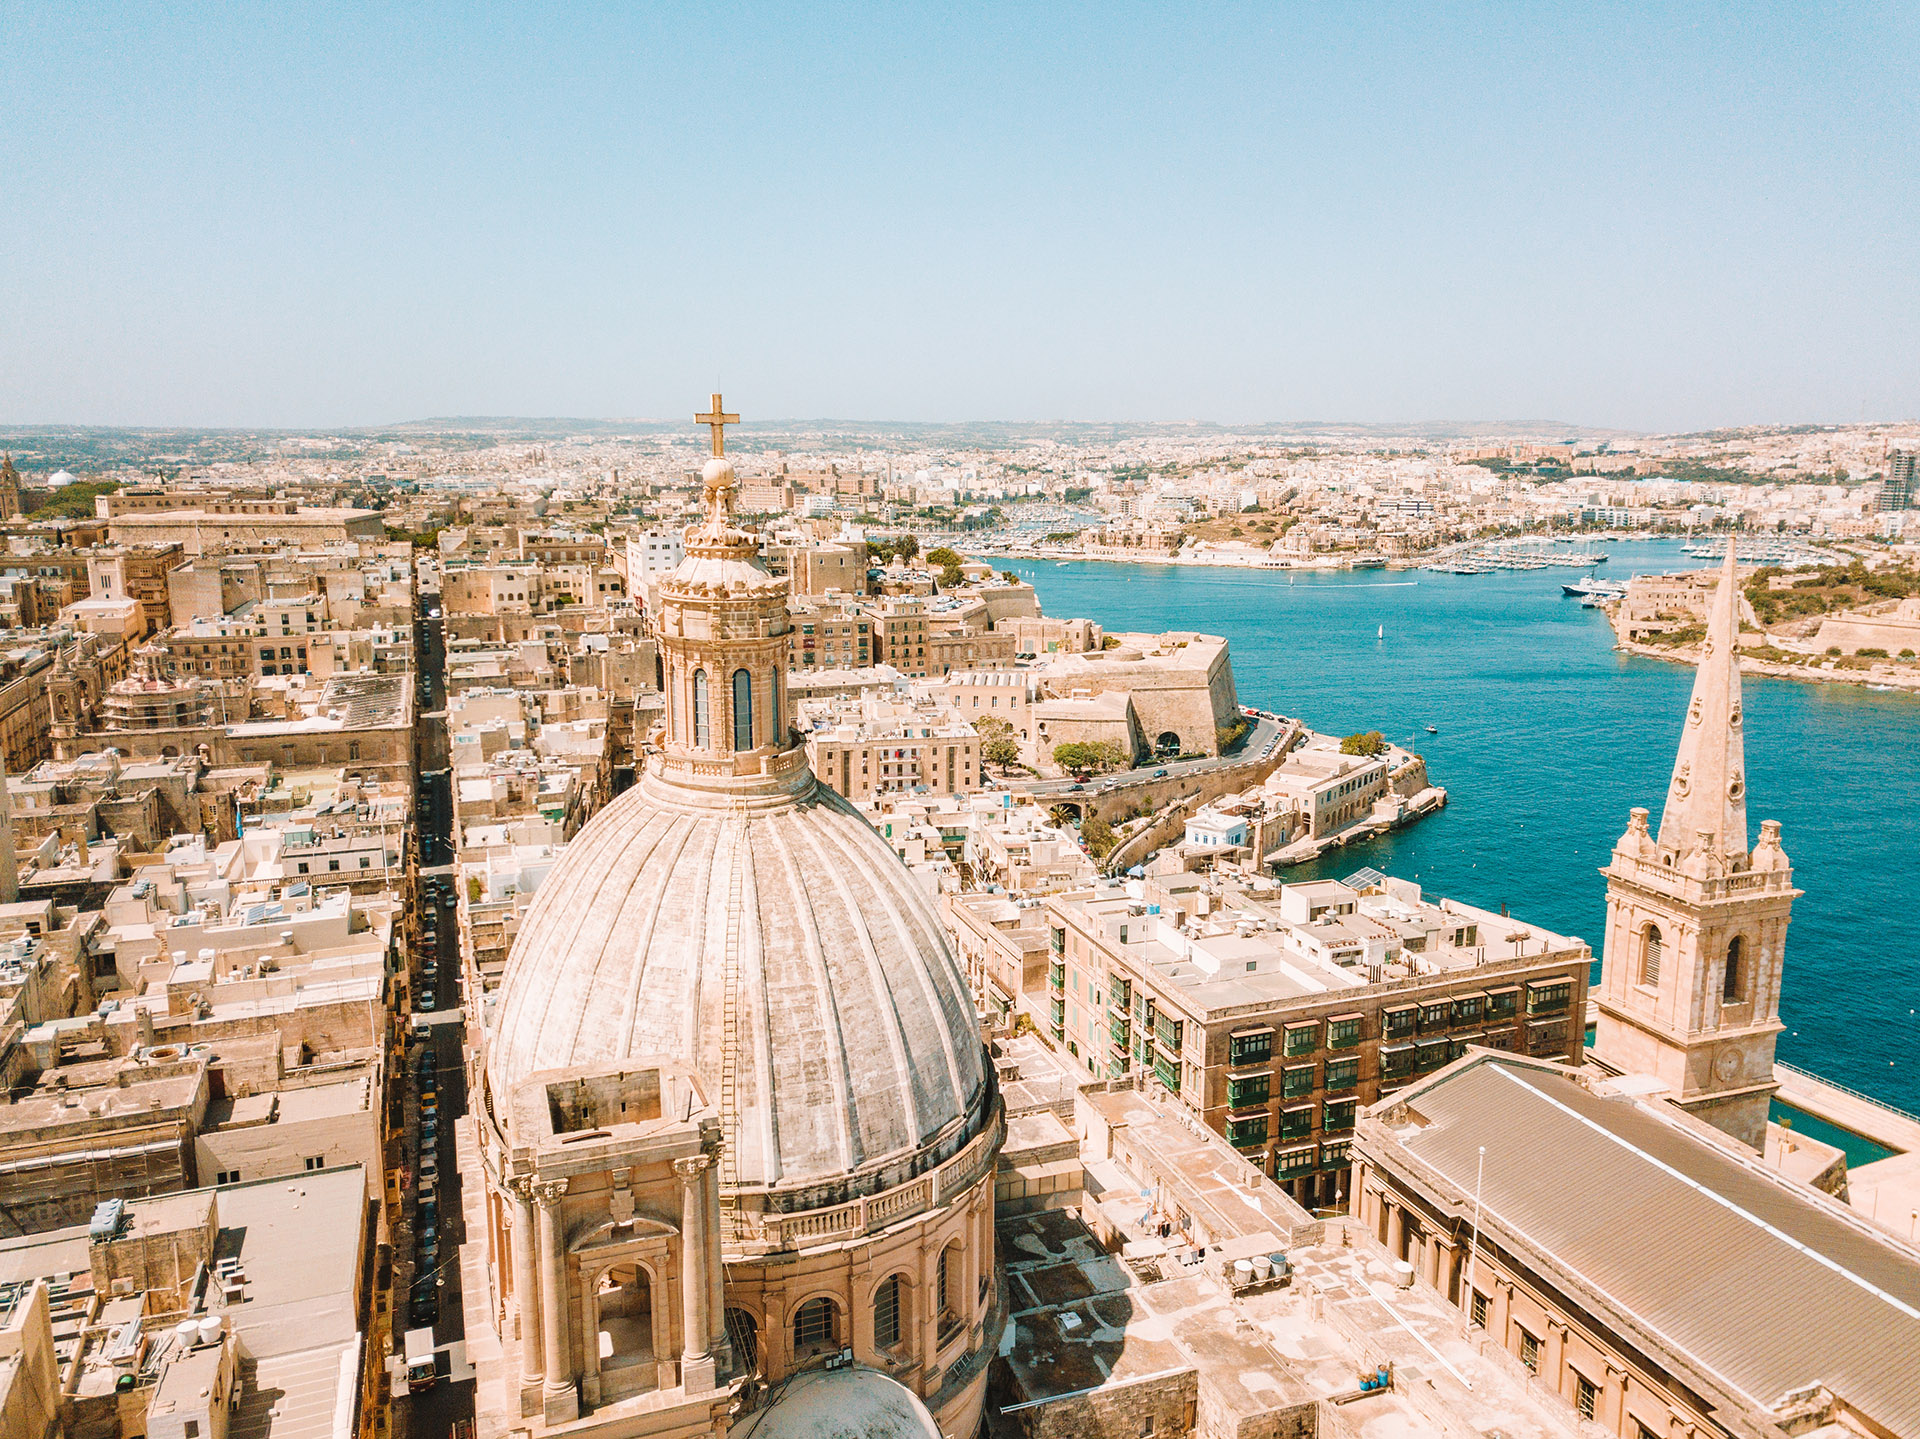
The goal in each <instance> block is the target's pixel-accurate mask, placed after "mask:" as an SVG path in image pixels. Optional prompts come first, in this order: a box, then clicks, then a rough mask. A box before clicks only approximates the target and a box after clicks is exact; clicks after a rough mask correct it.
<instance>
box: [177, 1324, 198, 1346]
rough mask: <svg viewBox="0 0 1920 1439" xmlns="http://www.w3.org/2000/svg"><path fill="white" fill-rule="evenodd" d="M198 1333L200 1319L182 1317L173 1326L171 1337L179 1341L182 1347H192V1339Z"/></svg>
mask: <svg viewBox="0 0 1920 1439" xmlns="http://www.w3.org/2000/svg"><path fill="white" fill-rule="evenodd" d="M199 1333H200V1321H199V1320H197V1319H182V1320H181V1321H180V1322H179V1323H178V1324H176V1325H174V1326H173V1337H174V1338H175V1339H177V1340H179V1341H180V1347H181V1348H182V1349H191V1348H193V1341H194V1339H195V1338H196V1337H197V1336H198V1335H199Z"/></svg>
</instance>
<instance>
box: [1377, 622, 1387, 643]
mask: <svg viewBox="0 0 1920 1439" xmlns="http://www.w3.org/2000/svg"><path fill="white" fill-rule="evenodd" d="M1386 637H1387V627H1386V626H1385V625H1382V626H1380V633H1379V634H1377V635H1375V636H1374V638H1375V639H1377V640H1383V639H1385V638H1386Z"/></svg>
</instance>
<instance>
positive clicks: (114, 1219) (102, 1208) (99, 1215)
mask: <svg viewBox="0 0 1920 1439" xmlns="http://www.w3.org/2000/svg"><path fill="white" fill-rule="evenodd" d="M126 1212H127V1201H126V1200H124V1199H106V1200H102V1201H101V1202H100V1203H99V1204H96V1205H95V1206H94V1208H93V1222H92V1223H91V1224H89V1225H88V1226H87V1238H89V1239H91V1240H92V1241H93V1242H94V1243H95V1244H104V1243H106V1242H107V1241H108V1240H109V1239H111V1238H113V1236H114V1235H116V1234H118V1233H119V1232H120V1221H121V1220H122V1219H123V1218H125V1217H126Z"/></svg>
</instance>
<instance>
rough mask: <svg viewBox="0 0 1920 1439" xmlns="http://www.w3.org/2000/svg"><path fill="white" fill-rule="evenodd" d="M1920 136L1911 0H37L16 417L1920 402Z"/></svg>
mask: <svg viewBox="0 0 1920 1439" xmlns="http://www.w3.org/2000/svg"><path fill="white" fill-rule="evenodd" d="M296 12H297V13H296ZM1917 137H1920V7H1916V6H1915V5H1913V4H1911V3H1905V4H1886V5H1848V4H1832V5H1828V4H1819V5H1815V4H1808V5H1803V6H1776V5H1766V4H1728V5H1723V6H1669V5H1660V4H1621V5H1611V6H1610V5H1597V4H1583V3H1574V0H1564V3H1558V4H1540V5H1498V4H1483V5H1460V6H1449V5H1444V4H1437V3H1436V4H1405V5H1396V6H1384V5H1383V6H1370V5H1364V4H1347V3H1332V0H1329V3H1324V4H1309V3H1280V0H1269V3H1267V4H1262V5H1253V6H1247V7H1245V8H1236V7H1231V6H1225V5H1207V6H1195V7H1192V8H1191V9H1187V8H1176V7H1173V6H1170V5H1162V6H1152V7H1144V6H1142V7H1132V6H1124V5H1114V4H1094V5H1088V6H1086V7H1084V8H1053V7H1042V6H1029V5H1009V6H1006V7H1003V8H991V9H989V8H985V7H973V6H934V5H924V6H921V5H900V4H896V5H876V6H872V7H850V6H849V7H840V6H831V7H829V6H817V7H815V6H794V7H786V8H781V9H774V8H771V7H768V8H761V7H754V6H729V7H719V6H715V7H704V6H697V5H684V4H676V5H672V6H668V5H653V6H645V7H642V6H639V5H634V6H607V7H593V6H586V5H552V6H544V7H543V6H536V5H532V4H526V5H513V6H500V7H497V8H493V7H483V6H480V5H465V4H449V5H446V6H444V7H436V8H433V9H426V8H414V7H404V6H397V5H396V6H392V7H385V6H381V7H372V6H370V7H364V8H362V7H358V6H352V5H338V6H285V5H273V4H256V5H249V6H235V7H231V8H226V7H215V6H199V5H192V4H186V3H175V4H169V5H164V6H160V5H155V6H137V5H134V4H131V3H128V4H115V5H107V6H93V7H86V8H84V9H83V7H81V6H78V5H73V4H61V5H55V4H49V3H42V4H33V5H20V4H15V3H13V0H0V423H35V422H46V421H66V422H81V423H127V424H185V425H217V424H234V425H288V426H295V427H319V426H326V425H352V424H377V423H382V422H386V421H393V420H401V419H410V418H418V417H423V416H429V415H454V414H463V415H480V414H493V415H582V416H675V415H680V414H691V413H692V407H693V405H694V403H696V402H699V401H702V400H704V398H705V396H706V394H707V392H708V391H709V390H711V389H712V388H713V384H714V381H715V379H716V377H718V378H719V379H720V380H721V381H723V382H724V386H725V389H726V392H727V398H728V402H729V404H730V405H733V406H735V407H737V408H738V409H740V410H742V411H743V412H746V413H748V414H750V415H752V416H754V417H755V418H764V419H772V418H794V417H827V416H831V417H841V418H851V419H903V420H904V419H932V420H938V419H976V418H994V419H1029V420H1045V419H1062V418H1065V419H1088V420H1094V419H1181V418H1188V417H1201V418H1208V419H1217V420H1221V421H1227V422H1232V421H1251V420H1286V419H1341V420H1400V421H1412V420H1430V419H1496V420H1544V419H1557V420H1566V421H1571V422H1574V423H1578V424H1585V425H1594V426H1618V427H1623V428H1636V429H1650V428H1658V429H1675V428H1700V427H1705V426H1711V425H1721V424H1737V423H1748V422H1773V421H1828V422H1832V421H1845V420H1858V419H1861V418H1869V419H1881V418H1909V417H1913V416H1915V415H1917V414H1920V138H1917Z"/></svg>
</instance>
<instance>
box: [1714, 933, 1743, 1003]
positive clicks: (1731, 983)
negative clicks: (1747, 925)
mask: <svg viewBox="0 0 1920 1439" xmlns="http://www.w3.org/2000/svg"><path fill="white" fill-rule="evenodd" d="M1746 958H1747V956H1746V945H1745V944H1743V943H1742V942H1741V940H1740V936H1739V935H1737V934H1736V935H1735V936H1734V937H1733V938H1732V939H1730V940H1728V941H1727V972H1726V973H1725V974H1724V975H1722V976H1721V978H1720V1002H1721V1003H1722V1004H1738V1003H1739V1002H1740V1001H1741V1000H1742V999H1745V998H1746V994H1747V976H1746V974H1745V973H1744V972H1743V971H1744V970H1745V969H1746Z"/></svg>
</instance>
